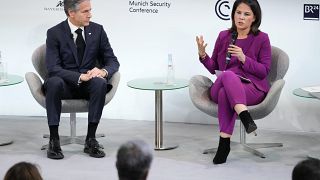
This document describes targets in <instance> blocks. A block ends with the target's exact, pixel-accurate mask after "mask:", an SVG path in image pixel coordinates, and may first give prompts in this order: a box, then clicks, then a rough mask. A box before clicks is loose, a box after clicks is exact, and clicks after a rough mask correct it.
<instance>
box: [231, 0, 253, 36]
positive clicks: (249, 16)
mask: <svg viewBox="0 0 320 180" xmlns="http://www.w3.org/2000/svg"><path fill="white" fill-rule="evenodd" d="M254 21H255V16H254V14H253V12H252V10H251V8H250V6H248V5H247V4H245V3H240V4H239V6H238V7H237V9H236V11H235V13H234V22H235V25H236V27H237V30H238V31H239V30H242V31H243V30H249V31H250V29H251V25H252V23H253V22H254Z"/></svg>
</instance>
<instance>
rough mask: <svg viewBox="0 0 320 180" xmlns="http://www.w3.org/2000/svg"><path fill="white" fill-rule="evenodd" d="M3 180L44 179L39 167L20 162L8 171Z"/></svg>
mask: <svg viewBox="0 0 320 180" xmlns="http://www.w3.org/2000/svg"><path fill="white" fill-rule="evenodd" d="M3 180H42V177H41V174H40V172H39V170H38V167H37V165H35V164H32V163H28V162H19V163H16V164H15V165H13V166H12V167H11V168H10V169H9V170H8V171H7V173H6V175H5V176H4V178H3Z"/></svg>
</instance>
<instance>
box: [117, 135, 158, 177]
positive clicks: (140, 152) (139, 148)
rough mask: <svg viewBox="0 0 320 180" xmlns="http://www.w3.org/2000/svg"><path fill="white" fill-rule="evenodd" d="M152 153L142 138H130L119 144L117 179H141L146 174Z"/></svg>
mask: <svg viewBox="0 0 320 180" xmlns="http://www.w3.org/2000/svg"><path fill="white" fill-rule="evenodd" d="M152 158H153V154H152V150H151V148H150V146H149V145H148V144H146V143H145V142H144V141H142V140H131V141H128V142H126V143H124V144H123V145H121V146H120V148H119V150H118V153H117V162H116V167H117V169H118V175H119V179H120V180H121V179H130V180H133V179H134V180H142V179H145V178H146V176H147V175H148V172H149V168H150V166H151V162H152Z"/></svg>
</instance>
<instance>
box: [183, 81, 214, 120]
mask: <svg viewBox="0 0 320 180" xmlns="http://www.w3.org/2000/svg"><path fill="white" fill-rule="evenodd" d="M211 86H212V81H211V80H210V79H209V78H208V77H206V76H202V75H196V76H193V77H192V78H191V79H190V81H189V96H190V98H191V101H192V103H193V104H194V105H195V106H196V107H197V108H198V109H199V110H201V111H202V112H204V113H206V114H208V115H210V116H213V117H217V116H218V106H217V104H215V103H214V102H213V101H212V100H211V99H210V92H209V91H210V87H211Z"/></svg>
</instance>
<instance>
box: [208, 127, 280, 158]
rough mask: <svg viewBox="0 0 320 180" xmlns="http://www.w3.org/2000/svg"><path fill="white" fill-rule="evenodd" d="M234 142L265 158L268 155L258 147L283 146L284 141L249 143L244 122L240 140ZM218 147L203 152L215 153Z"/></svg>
mask: <svg viewBox="0 0 320 180" xmlns="http://www.w3.org/2000/svg"><path fill="white" fill-rule="evenodd" d="M232 143H234V144H237V145H241V146H242V147H243V149H244V150H245V151H247V152H250V153H252V154H254V155H256V156H259V157H261V158H265V157H266V156H265V155H264V154H263V153H262V152H260V151H258V150H257V149H260V148H271V147H283V144H282V143H247V142H246V132H245V128H244V126H243V125H242V124H240V142H232ZM231 145H232V144H231ZM217 149H218V148H211V149H206V150H204V151H203V154H209V153H215V152H216V151H217Z"/></svg>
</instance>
